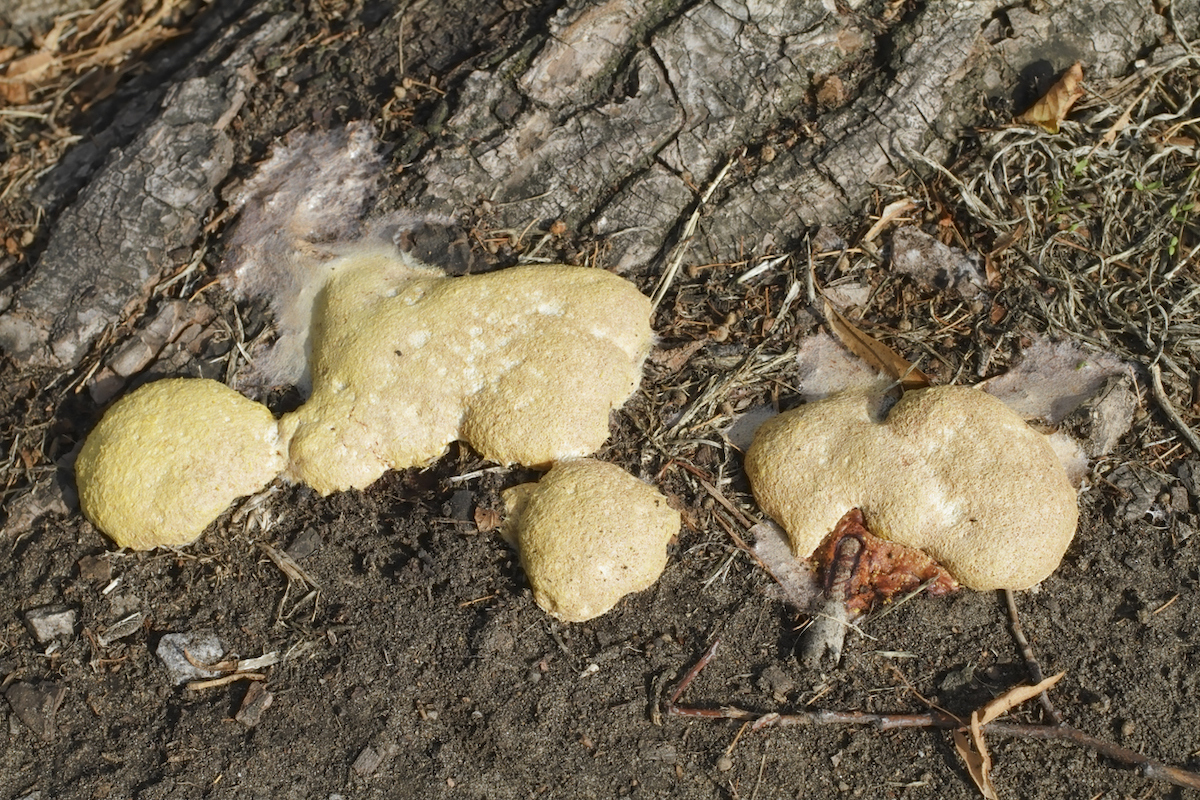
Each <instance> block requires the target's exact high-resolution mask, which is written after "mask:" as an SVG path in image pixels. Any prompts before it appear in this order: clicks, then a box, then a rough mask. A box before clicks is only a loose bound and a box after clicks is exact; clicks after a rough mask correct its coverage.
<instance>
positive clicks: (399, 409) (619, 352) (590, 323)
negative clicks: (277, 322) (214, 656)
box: [280, 250, 651, 494]
mask: <svg viewBox="0 0 1200 800" xmlns="http://www.w3.org/2000/svg"><path fill="white" fill-rule="evenodd" d="M329 269H330V271H331V272H332V277H331V278H330V280H329V283H328V284H327V285H326V288H325V289H324V292H323V295H322V297H321V298H320V299H319V300H318V302H317V305H316V310H315V314H314V322H313V326H312V334H311V335H312V378H313V392H312V396H311V397H310V398H309V400H308V402H307V403H305V404H304V405H303V406H302V407H301V408H299V409H298V410H297V411H295V412H294V413H292V414H289V415H286V416H285V417H284V418H283V419H282V420H281V422H280V427H281V429H282V430H283V431H284V435H285V437H286V438H289V439H290V440H291V449H290V456H291V464H290V467H289V475H290V477H292V478H293V479H295V480H297V481H302V482H304V483H307V484H308V485H309V486H312V487H313V488H314V489H316V490H317V491H318V492H320V493H322V494H329V493H330V492H334V491H337V490H341V489H347V488H350V487H356V488H361V487H365V486H367V485H369V484H371V483H372V482H374V480H375V479H376V478H378V477H379V476H380V475H381V474H382V473H383V472H384V471H386V470H388V469H404V468H406V467H412V466H420V465H424V464H426V463H428V462H429V461H431V460H433V459H435V458H437V457H438V456H440V455H441V454H442V453H444V452H445V450H446V447H447V446H448V445H449V444H450V443H451V442H453V441H454V440H456V439H462V440H465V441H466V442H468V443H469V444H470V445H471V446H472V447H473V448H474V449H475V450H476V451H477V452H478V453H479V454H480V455H482V456H483V457H484V458H487V459H489V460H491V461H496V462H498V463H501V464H511V463H520V464H525V465H530V466H541V465H546V464H549V463H551V462H553V461H556V460H558V459H562V458H570V457H578V456H584V455H587V454H589V453H592V452H594V451H595V450H596V449H597V448H599V447H600V445H601V444H603V443H604V440H605V439H607V438H608V422H609V420H608V417H609V412H610V411H612V410H613V409H615V408H617V407H619V406H620V405H621V404H622V403H624V402H625V400H626V399H627V398H628V397H629V396H630V395H631V394H632V393H633V391H634V389H635V388H636V387H637V385H638V383H639V382H640V380H641V372H642V362H643V361H644V360H645V357H646V354H647V353H648V351H649V348H650V341H651V330H650V321H649V320H650V301H649V300H648V299H647V298H646V297H645V296H644V295H642V294H641V293H640V292H639V291H638V290H637V288H636V287H634V285H633V284H631V283H630V282H628V281H626V280H624V279H623V278H620V277H618V276H616V275H613V274H611V273H609V272H605V271H603V270H598V269H587V268H582V267H569V266H563V265H547V266H532V267H514V268H511V269H506V270H501V271H498V272H491V273H486V274H483V275H470V276H465V277H460V278H449V277H446V276H445V275H444V274H443V273H441V272H440V271H439V270H436V269H433V268H431V267H427V266H424V265H422V264H419V263H417V262H415V261H413V260H412V259H410V258H407V257H403V256H401V255H397V254H395V253H393V252H390V251H383V250H378V251H376V250H366V251H362V252H356V253H351V254H348V255H345V256H343V257H342V258H340V259H338V260H337V261H335V262H333V263H332V264H330V266H329Z"/></svg>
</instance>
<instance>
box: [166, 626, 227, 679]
mask: <svg viewBox="0 0 1200 800" xmlns="http://www.w3.org/2000/svg"><path fill="white" fill-rule="evenodd" d="M157 653H158V657H159V659H161V660H162V662H163V666H165V667H166V668H167V672H168V673H170V675H171V681H172V682H173V683H176V684H179V683H185V682H187V681H191V680H196V679H197V678H215V677H217V675H218V674H219V673H217V672H213V671H211V670H206V669H200V668H199V667H197V666H195V665H193V664H192V661H195V662H197V663H200V664H212V663H214V662H216V661H219V660H220V659H221V656H223V655H225V648H224V647H222V646H221V640H220V639H218V638H217V635H216V634H215V633H213V632H212V631H203V632H198V633H168V634H165V635H164V636H163V637H162V639H160V640H159V642H158V650H157ZM188 656H191V661H189V660H188Z"/></svg>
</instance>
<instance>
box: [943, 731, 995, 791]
mask: <svg viewBox="0 0 1200 800" xmlns="http://www.w3.org/2000/svg"><path fill="white" fill-rule="evenodd" d="M971 721H972V723H974V721H975V717H974V715H972V716H971ZM970 732H971V735H970V737H969V738H968V736H967V734H966V733H964V732H963V731H955V732H954V749H955V750H957V751H958V754H959V755H960V756H962V760H963V763H964V764H966V765H967V773H968V774H969V775H970V776H971V780H973V781H975V785H976V786H977V787H979V793H980V794H982V795H983V796H984V797H985V798H986V799H987V800H1000V797H999V795H997V794H996V787H995V786H993V785H992V759H991V756H989V755H988V752H987V745H985V744H984V742H983V735H982V734H981V733H980V732H979V729H978V728H977V727H975V725H974V724H972V726H971V731H970Z"/></svg>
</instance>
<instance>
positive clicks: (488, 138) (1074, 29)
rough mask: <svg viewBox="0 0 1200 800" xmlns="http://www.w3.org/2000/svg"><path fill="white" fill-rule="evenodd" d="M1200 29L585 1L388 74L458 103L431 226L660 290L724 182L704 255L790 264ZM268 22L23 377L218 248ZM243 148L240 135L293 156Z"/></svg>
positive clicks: (1110, 5) (134, 150)
mask: <svg viewBox="0 0 1200 800" xmlns="http://www.w3.org/2000/svg"><path fill="white" fill-rule="evenodd" d="M1198 5H1200V3H1198V2H1197V0H1185V1H1184V2H1179V1H1178V0H1177V2H1175V3H1173V4H1172V5H1171V6H1168V7H1167V8H1166V9H1165V11H1163V12H1161V13H1160V12H1158V11H1156V10H1155V6H1154V5H1153V4H1152V3H1151V2H1150V0H1140V1H1139V0H1088V2H1083V1H1082V0H1070V1H1069V2H1064V3H1056V4H1041V3H1032V4H1028V5H1027V6H1019V7H1011V8H1009V7H1004V6H1002V5H1001V4H1000V3H999V2H993V1H992V0H979V1H977V2H959V1H950V0H948V1H947V2H932V3H926V4H922V5H918V6H917V7H916V8H915V10H912V11H908V12H904V11H903V9H902V8H900V7H899V5H898V4H894V3H887V4H881V3H866V2H862V0H858V1H857V2H854V1H851V2H848V3H844V4H835V3H834V2H832V0H825V2H820V1H819V0H792V2H788V3H774V2H766V1H765V0H745V1H744V2H738V0H693V1H692V2H683V1H682V0H606V1H605V2H600V3H596V2H590V1H588V0H569V2H566V3H563V4H561V5H557V6H551V7H549V8H548V9H546V10H547V12H549V11H553V13H546V14H542V15H536V14H533V15H530V16H528V17H523V18H522V19H524V20H529V22H528V25H529V27H528V29H526V30H524V31H521V32H519V35H517V36H513V37H509V38H508V39H507V40H506V41H505V42H502V43H487V46H476V47H475V48H474V50H473V51H472V50H471V48H470V47H468V46H467V45H466V44H462V43H460V44H459V45H458V46H459V47H460V48H461V53H462V57H457V53H458V51H454V52H452V53H449V54H447V53H446V52H441V53H432V52H425V51H423V50H422V48H421V47H420V46H419V45H418V46H416V47H414V48H411V49H412V50H413V51H415V52H416V53H417V57H416V58H414V59H413V63H410V64H404V63H400V64H398V65H393V66H392V67H390V68H389V72H388V74H387V75H386V76H383V77H385V78H388V79H391V80H392V81H395V80H397V79H398V78H399V77H401V76H403V75H405V74H414V73H415V72H420V71H421V70H422V69H424V70H426V71H427V72H428V71H430V70H432V69H434V68H437V67H439V65H440V68H441V69H442V70H443V72H442V74H441V75H440V76H435V77H437V78H438V81H437V82H438V86H439V87H441V88H442V91H445V95H444V97H442V98H440V99H439V100H438V101H437V102H436V103H434V104H432V105H431V106H429V107H428V108H426V109H425V117H426V119H425V123H424V125H423V126H422V127H421V129H420V130H416V131H410V132H409V133H408V134H407V135H404V136H401V137H398V141H397V142H396V151H395V157H396V159H398V160H400V161H401V162H403V163H404V170H403V173H402V174H401V175H400V176H399V177H397V178H394V179H393V180H394V182H395V184H396V188H397V193H398V195H399V196H402V197H404V198H406V199H407V200H408V201H409V202H411V203H412V205H414V206H415V207H418V208H419V209H420V210H422V211H429V212H436V213H449V214H460V215H461V214H463V212H464V211H466V210H468V209H477V208H479V207H481V206H484V207H486V208H487V209H489V210H490V212H491V214H490V218H489V222H490V224H492V225H494V226H495V227H496V228H511V229H515V230H522V229H524V228H526V227H527V226H530V225H544V224H547V223H549V222H551V221H555V220H562V221H564V222H565V223H566V224H567V226H568V227H569V228H570V229H572V230H574V231H576V232H577V233H578V234H580V235H581V236H583V237H585V238H587V237H594V238H595V239H596V240H597V241H598V242H599V243H601V244H603V246H604V249H605V250H606V252H607V261H608V264H609V266H611V267H612V268H613V269H615V270H616V271H618V272H622V273H626V274H631V275H643V276H644V275H650V274H656V273H658V272H660V271H661V268H662V263H661V262H662V260H663V258H664V257H665V255H666V254H667V253H669V252H670V251H671V250H672V249H673V248H675V247H676V245H678V244H679V242H678V239H679V238H680V236H681V234H682V233H683V232H684V231H685V228H686V222H687V220H688V219H689V218H690V217H691V216H692V215H693V214H694V213H695V212H696V210H697V209H698V208H699V207H700V206H701V205H702V199H701V198H702V194H703V193H704V191H705V189H706V188H708V187H709V184H711V183H713V182H714V179H715V178H717V176H718V175H723V180H722V181H721V182H720V184H721V185H720V186H718V187H716V192H715V194H713V195H712V196H711V198H710V199H709V201H708V202H707V203H706V204H703V205H704V209H703V212H704V213H703V214H702V216H701V223H700V228H699V235H697V236H695V237H693V239H692V240H691V241H690V242H689V243H688V246H689V247H690V249H689V250H688V253H687V257H688V258H689V259H692V260H695V261H698V262H719V261H734V260H739V259H746V258H751V257H755V256H765V255H768V254H773V253H786V252H788V251H789V249H791V248H792V247H794V246H795V245H796V243H797V242H798V241H799V240H800V239H801V237H803V236H804V234H805V233H806V232H808V231H810V230H811V229H812V228H813V226H818V225H827V224H838V223H844V222H847V221H850V220H852V219H853V218H854V217H855V216H856V215H857V214H860V213H861V212H862V210H863V206H864V203H865V202H866V201H867V200H868V199H869V197H870V195H871V193H872V192H873V191H874V190H875V189H876V188H877V187H879V186H880V185H883V184H887V183H889V182H892V181H895V180H897V177H898V176H899V175H900V174H901V173H904V172H905V171H907V170H909V169H911V168H913V167H914V166H921V165H922V164H924V163H926V162H929V161H932V162H942V161H944V160H945V159H946V158H947V157H948V156H949V154H950V153H951V151H952V149H953V147H954V146H955V144H956V143H957V142H959V141H960V140H961V139H962V138H963V136H964V133H965V132H966V131H968V129H969V128H971V127H972V126H973V125H976V124H979V123H981V122H983V121H984V119H985V118H984V112H983V108H984V105H985V103H987V102H989V98H991V99H992V100H993V101H994V100H995V99H996V98H1000V105H1004V102H1005V101H1006V98H1009V97H1010V96H1011V95H1012V94H1013V92H1014V91H1015V90H1017V89H1018V88H1019V87H1020V86H1021V85H1022V80H1023V76H1027V75H1028V74H1030V71H1031V69H1032V68H1034V67H1036V66H1037V65H1039V63H1040V64H1041V65H1042V66H1043V67H1045V68H1046V69H1045V70H1044V71H1046V72H1047V73H1057V72H1060V71H1062V70H1063V69H1065V68H1066V67H1067V66H1069V65H1070V64H1071V63H1072V62H1073V61H1075V60H1081V61H1083V63H1084V66H1085V70H1086V76H1087V79H1088V80H1096V79H1099V78H1103V77H1110V76H1116V75H1120V74H1123V73H1125V72H1127V71H1129V70H1131V69H1134V68H1135V66H1134V65H1135V62H1136V60H1137V59H1138V58H1139V57H1142V56H1144V55H1145V54H1146V53H1147V52H1150V51H1151V50H1152V49H1153V48H1154V47H1155V46H1156V45H1157V44H1159V43H1161V42H1163V41H1164V40H1166V39H1169V38H1171V37H1172V35H1173V33H1179V34H1182V35H1183V36H1185V37H1187V38H1190V37H1193V36H1194V35H1195V34H1196V29H1197V19H1198V16H1200V15H1198V13H1197V11H1198V8H1197V6H1198ZM484 6H486V9H485V10H486V11H488V12H489V13H492V14H493V15H495V14H502V13H503V12H502V10H498V9H502V7H501V6H500V5H499V4H489V3H485V4H484ZM493 6H495V7H493ZM363 13H364V14H365V12H363ZM479 17H480V18H481V19H485V18H487V14H486V13H485V14H480V15H479ZM261 20H262V9H260V8H259V7H258V6H257V5H255V6H253V7H251V8H248V9H244V10H242V11H241V13H240V16H239V17H238V18H237V19H236V20H235V21H234V22H233V23H232V25H231V28H230V32H229V33H228V34H227V36H226V38H225V39H224V40H222V41H221V42H220V43H218V44H214V45H213V47H212V48H210V49H209V51H208V52H209V55H208V56H207V60H204V59H202V61H203V62H204V63H203V66H202V68H200V69H198V70H192V71H191V73H185V74H184V75H183V77H181V78H180V79H179V80H178V82H177V83H176V84H175V85H174V86H172V87H171V89H170V91H169V92H168V93H167V95H166V98H165V99H164V100H163V101H162V104H161V106H160V107H159V108H158V110H157V112H156V114H155V115H153V116H152V117H151V118H148V119H147V120H146V122H145V124H144V127H143V128H142V130H141V132H140V134H139V135H138V136H137V137H136V139H134V140H133V141H132V142H131V143H130V144H128V145H127V146H124V147H114V148H113V149H112V151H111V152H110V153H109V154H108V157H107V159H106V160H105V162H104V164H103V166H102V167H101V168H100V169H99V170H97V171H96V172H95V173H94V174H93V175H92V176H91V178H90V180H89V181H88V183H87V185H86V187H85V189H84V190H83V191H82V192H81V193H80V194H79V195H78V197H77V199H75V200H74V202H72V203H71V204H70V205H69V206H68V207H67V208H66V209H65V210H63V211H62V213H61V214H60V215H59V216H58V218H57V220H56V222H55V223H54V229H53V233H52V236H51V237H50V240H49V244H48V246H47V247H46V249H45V251H44V252H43V253H42V255H41V258H40V259H39V260H38V262H37V263H36V265H35V266H34V268H33V269H32V270H31V271H30V272H29V274H28V275H27V276H26V279H25V282H24V284H23V285H22V286H20V287H19V288H18V290H17V292H16V296H15V300H14V301H13V302H12V305H11V307H10V308H9V309H8V310H7V311H6V312H5V313H4V314H3V315H2V316H0V347H2V348H3V349H4V350H5V351H6V352H7V353H8V354H9V355H11V356H12V357H14V358H15V359H17V360H18V361H19V362H22V363H27V364H43V365H52V366H56V367H60V368H69V367H73V366H75V365H77V364H78V363H79V362H80V360H81V359H82V358H83V357H84V355H85V354H86V353H87V352H88V349H89V348H90V347H92V346H93V345H94V344H95V343H96V341H97V340H98V338H99V337H100V336H101V335H103V334H104V332H105V331H106V330H109V329H111V328H112V326H114V325H116V324H118V323H119V322H122V321H123V320H126V318H127V317H128V316H129V314H130V313H131V310H136V309H137V308H138V307H139V301H140V300H141V299H142V298H144V296H145V294H146V292H147V290H148V288H149V287H151V286H153V285H154V283H155V282H156V281H157V280H158V279H159V278H160V276H161V274H162V272H163V270H164V268H166V267H168V266H169V265H170V264H171V263H172V252H173V251H179V250H181V249H189V248H191V247H192V246H193V245H194V244H195V242H196V240H197V238H198V236H199V234H200V229H201V226H202V224H203V220H204V219H205V217H206V216H208V215H211V214H212V213H213V211H214V209H215V208H216V206H217V203H218V200H217V190H218V188H219V187H220V186H221V185H222V183H223V182H224V181H225V180H226V179H227V176H228V174H229V171H230V169H231V167H233V166H234V148H233V147H232V146H231V142H230V136H229V133H228V130H227V128H228V125H229V123H230V122H231V120H233V119H234V118H235V117H237V115H238V113H239V108H240V107H241V104H242V101H243V100H244V98H245V96H246V92H247V91H248V87H249V85H250V83H251V82H252V81H253V80H255V79H258V80H262V81H264V82H265V86H266V89H270V88H271V85H272V84H271V82H270V80H269V76H270V74H271V73H270V71H269V70H268V69H267V66H266V64H267V63H269V61H270V60H269V58H268V54H269V53H271V52H275V53H287V52H290V51H293V49H294V48H296V47H297V46H298V45H300V44H302V36H303V35H304V34H303V32H301V31H299V29H296V30H293V28H295V27H296V26H295V22H296V17H295V16H292V15H282V16H277V17H274V18H270V19H268V20H267V21H266V22H265V23H261ZM380 24H381V25H383V26H384V27H385V28H386V27H387V26H396V28H397V31H396V32H397V34H398V35H399V36H400V40H401V42H403V41H404V40H403V36H404V35H405V32H406V31H408V32H412V31H421V32H424V34H425V35H427V36H433V34H432V33H430V32H434V33H436V32H437V31H438V30H439V28H438V26H439V25H441V26H448V25H455V24H459V23H458V22H456V19H455V17H454V16H453V15H452V14H451V13H450V12H447V11H445V10H444V9H441V8H438V7H435V6H434V5H433V4H426V5H421V4H417V5H415V6H412V7H409V8H408V10H403V11H400V12H398V13H396V14H394V15H392V16H390V17H387V18H386V19H385V20H384V21H383V22H382V23H380ZM301 27H303V26H301ZM391 33H392V31H391V30H390V29H389V30H388V31H387V32H386V33H385V34H384V35H383V38H387V36H388V35H390V34H391ZM482 33H483V31H482V30H475V34H474V35H475V36H481V35H482ZM368 38H369V37H364V40H365V39H368ZM433 38H435V39H436V38H437V36H433ZM442 40H444V41H451V42H453V40H454V37H453V36H452V35H451V33H448V32H447V31H446V30H442V31H441V39H440V40H439V41H442ZM393 41H394V40H393ZM231 42H232V43H231ZM326 77H327V78H329V76H326ZM349 80H351V78H350V77H341V78H339V77H333V78H329V79H328V80H325V81H323V82H322V81H312V82H311V83H310V84H309V86H311V87H312V89H311V90H312V91H313V92H327V91H328V87H329V86H330V82H331V81H332V83H333V85H334V86H335V87H336V85H337V84H338V82H339V81H349ZM1043 88H1044V87H1043ZM360 89H361V87H360ZM259 90H260V91H263V90H264V89H263V87H261V86H260V87H259ZM300 91H301V92H304V91H306V89H305V87H300ZM321 99H322V97H320V96H313V97H309V98H308V100H307V102H309V103H310V104H315V103H318V102H319V101H320V100H321ZM388 99H390V98H387V97H386V96H383V95H382V93H381V96H380V97H379V99H378V102H379V104H382V103H384V102H385V101H386V100H388ZM327 102H332V101H331V100H328V101H327ZM364 110H365V111H367V112H368V116H370V114H371V113H372V112H373V111H374V109H372V108H370V107H368V108H366V109H364ZM1017 110H1019V109H1017ZM314 116H316V115H315V114H314ZM238 124H239V125H240V131H241V135H243V136H249V137H252V138H257V139H259V140H262V139H266V140H269V139H270V138H271V135H272V133H273V132H272V131H270V130H269V128H267V127H266V126H263V127H261V128H257V129H256V120H255V119H251V118H242V119H240V120H239V123H238ZM61 180H62V176H61V173H59V174H54V175H51V176H50V177H49V178H47V180H46V183H45V184H44V186H43V189H42V196H44V197H50V196H61V195H63V194H64V192H63V191H62V190H61V188H55V184H54V182H55V181H60V182H61Z"/></svg>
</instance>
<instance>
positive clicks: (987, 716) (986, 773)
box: [954, 672, 1066, 800]
mask: <svg viewBox="0 0 1200 800" xmlns="http://www.w3.org/2000/svg"><path fill="white" fill-rule="evenodd" d="M1065 674H1066V673H1065V672H1060V673H1058V674H1057V675H1052V676H1051V677H1049V678H1046V679H1045V680H1044V681H1042V682H1041V683H1039V684H1037V685H1036V686H1014V687H1013V688H1011V689H1009V690H1008V691H1007V692H1005V693H1004V694H1002V695H1000V696H999V697H997V698H996V699H995V700H993V701H992V702H990V703H988V704H987V705H986V706H984V707H983V708H980V709H976V710H975V711H974V712H972V713H971V724H970V726H969V727H968V729H967V731H966V732H964V731H961V730H957V731H955V732H954V748H955V749H956V750H958V754H959V755H960V756H962V760H963V763H964V764H966V766H967V772H968V773H969V774H970V776H971V780H973V781H974V782H975V785H976V786H977V787H979V793H980V794H982V795H983V796H984V797H985V798H986V800H999V797H998V796H997V795H996V787H995V786H994V785H993V784H992V758H991V756H989V755H988V751H987V743H986V742H985V741H984V740H983V728H984V726H985V725H987V724H988V723H989V722H991V721H993V720H995V719H996V718H997V717H1001V716H1003V715H1005V714H1007V713H1008V712H1009V711H1011V710H1012V709H1013V708H1015V707H1017V706H1019V705H1020V704H1021V703H1024V702H1025V701H1027V700H1032V699H1033V698H1035V697H1037V696H1038V695H1039V694H1041V693H1042V692H1044V691H1046V690H1047V689H1049V688H1050V687H1051V686H1053V685H1054V684H1056V683H1058V682H1059V681H1060V680H1062V676H1063V675H1065Z"/></svg>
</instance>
